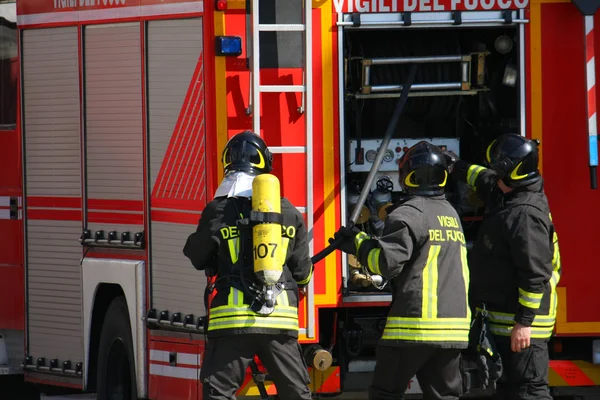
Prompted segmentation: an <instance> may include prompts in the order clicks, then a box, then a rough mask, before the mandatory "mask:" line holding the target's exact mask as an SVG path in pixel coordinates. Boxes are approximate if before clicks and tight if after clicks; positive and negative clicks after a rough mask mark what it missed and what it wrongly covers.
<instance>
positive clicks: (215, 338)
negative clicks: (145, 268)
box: [183, 131, 312, 400]
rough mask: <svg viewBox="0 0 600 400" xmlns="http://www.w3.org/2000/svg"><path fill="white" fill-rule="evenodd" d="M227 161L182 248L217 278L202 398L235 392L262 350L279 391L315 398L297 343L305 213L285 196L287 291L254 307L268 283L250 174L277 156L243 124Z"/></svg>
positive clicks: (308, 268) (305, 271) (306, 263)
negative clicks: (256, 243) (256, 238)
mask: <svg viewBox="0 0 600 400" xmlns="http://www.w3.org/2000/svg"><path fill="white" fill-rule="evenodd" d="M222 162H223V166H224V170H225V178H224V179H223V181H222V183H221V185H220V186H219V188H218V189H217V191H216V194H215V198H214V200H212V201H211V202H210V203H209V204H208V205H207V206H206V208H205V209H204V211H203V212H202V216H201V218H200V222H199V224H198V228H197V230H196V232H195V233H193V234H191V235H190V237H189V238H188V240H187V243H186V244H185V248H184V250H183V252H184V254H185V255H186V256H187V257H188V258H189V259H190V260H191V262H192V264H193V266H194V267H195V268H196V269H199V270H205V271H206V274H207V275H208V276H210V277H212V278H213V279H214V284H213V285H211V286H210V287H209V289H208V290H209V291H212V290H216V294H215V296H214V298H213V300H212V302H211V304H210V310H209V320H208V329H207V330H208V342H207V345H206V351H205V353H204V358H203V363H202V371H201V375H200V379H201V381H202V390H203V399H205V400H208V399H214V400H216V399H218V400H226V399H227V400H229V399H235V393H236V392H237V390H238V389H239V388H240V386H241V385H242V384H243V382H244V378H245V375H246V369H247V367H248V366H249V365H250V363H251V361H252V360H253V358H254V357H255V355H258V357H259V358H260V360H261V362H262V363H263V365H264V366H265V367H266V368H267V371H268V373H269V375H270V376H271V377H272V379H273V381H274V383H275V386H276V387H277V389H278V396H279V398H281V399H290V400H310V399H311V392H310V389H309V388H308V384H309V383H310V380H309V376H308V371H307V366H306V364H305V362H304V358H303V357H302V355H301V349H300V345H299V344H298V300H299V288H300V289H301V288H304V287H305V286H306V285H307V284H308V282H309V281H310V278H311V275H312V263H311V261H310V256H309V250H308V234H307V230H306V226H305V224H304V219H303V217H302V215H301V214H300V213H299V211H298V210H297V209H296V208H295V207H294V206H293V205H292V204H291V203H290V202H289V201H288V200H287V199H286V198H282V199H281V214H282V218H283V220H282V221H283V222H282V224H281V225H282V228H283V229H282V237H283V243H287V248H284V251H283V259H284V260H285V262H284V266H283V273H282V275H281V278H280V280H279V282H278V285H281V286H280V288H283V290H282V291H281V293H280V294H279V295H277V297H276V300H275V309H274V311H272V313H271V314H269V315H263V314H259V313H258V312H259V311H260V310H261V304H258V305H259V307H258V308H255V307H254V306H256V304H257V301H258V300H259V297H257V293H260V292H259V289H262V287H259V286H258V283H259V282H258V281H257V279H256V276H255V275H254V270H253V258H252V245H253V241H252V230H251V228H248V227H247V226H248V222H249V219H248V217H249V215H250V214H251V213H250V211H251V201H250V197H251V196H252V181H253V180H254V178H255V177H256V176H257V175H260V174H264V173H269V172H270V171H271V164H272V155H271V153H270V152H269V149H268V148H267V146H266V144H265V142H264V141H263V140H262V139H261V138H260V137H259V136H257V135H255V134H254V133H252V132H249V131H245V132H242V133H239V134H237V135H236V136H234V137H233V138H231V140H229V142H228V143H227V145H226V146H225V150H224V151H223V157H222ZM284 246H285V245H284Z"/></svg>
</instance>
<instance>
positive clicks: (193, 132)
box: [152, 53, 206, 209]
mask: <svg viewBox="0 0 600 400" xmlns="http://www.w3.org/2000/svg"><path fill="white" fill-rule="evenodd" d="M202 59H203V56H202V53H201V54H200V55H199V58H198V63H197V65H196V69H195V71H194V74H193V75H192V79H191V82H190V84H189V87H188V92H187V93H186V96H185V99H184V102H183V105H182V107H181V111H180V113H179V117H178V119H177V122H176V124H175V128H174V131H173V134H172V136H171V139H170V141H169V146H168V147H167V150H166V154H165V157H164V159H163V162H162V165H161V167H160V170H159V172H158V177H157V179H156V183H155V184H154V187H153V189H152V198H153V200H154V199H157V200H158V199H165V200H167V199H168V200H170V201H182V202H186V203H190V202H192V203H193V204H194V209H197V208H203V207H204V206H205V205H206V157H205V155H206V140H205V130H204V114H205V106H204V90H203V85H204V83H203V82H204V78H203V62H202ZM153 205H154V203H153Z"/></svg>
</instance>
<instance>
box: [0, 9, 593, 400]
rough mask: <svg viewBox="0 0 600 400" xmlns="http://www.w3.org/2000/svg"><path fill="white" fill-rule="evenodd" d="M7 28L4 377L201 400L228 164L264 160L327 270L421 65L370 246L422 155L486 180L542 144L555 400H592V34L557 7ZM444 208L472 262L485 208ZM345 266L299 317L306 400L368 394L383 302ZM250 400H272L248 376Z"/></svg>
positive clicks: (365, 221) (149, 17)
mask: <svg viewBox="0 0 600 400" xmlns="http://www.w3.org/2000/svg"><path fill="white" fill-rule="evenodd" d="M306 4H308V6H309V10H308V12H306V9H305V7H306ZM0 6H7V7H10V6H13V7H14V3H8V4H4V3H3V4H0ZM0 10H2V9H0ZM259 12H260V17H259V15H258V13H259ZM0 17H2V18H5V19H6V20H7V21H8V22H7V23H6V24H4V25H2V24H0V28H2V27H3V26H7V27H8V29H9V31H8V32H12V33H10V34H14V35H15V36H14V37H15V43H16V42H18V64H17V61H16V60H17V56H16V55H14V56H12V57H10V58H8V57H4V58H2V59H1V60H0V61H1V62H2V71H0V72H2V73H3V74H7V72H5V71H6V68H14V69H12V70H11V71H13V74H17V75H18V91H17V92H18V95H16V96H14V97H15V98H14V100H12V101H13V102H14V106H15V110H16V112H17V118H16V119H15V121H13V122H12V123H10V124H6V125H0V128H1V129H3V130H2V131H0V151H1V152H2V154H1V157H0V166H1V168H2V175H1V177H0V179H1V180H0V237H1V238H2V240H0V288H1V290H0V304H2V305H3V306H2V307H1V308H0V333H1V335H2V339H0V351H1V350H3V349H4V350H6V354H7V358H8V361H7V362H6V364H5V366H3V367H2V372H3V373H24V374H25V379H26V380H27V381H29V382H33V383H38V384H42V385H49V386H62V387H69V388H74V389H81V390H84V391H91V392H93V391H96V390H98V386H99V384H101V383H99V382H100V381H102V382H104V381H106V378H107V376H109V377H110V376H111V373H113V371H115V370H118V366H119V365H121V366H123V365H125V366H126V367H127V368H129V369H130V370H131V371H133V372H132V374H131V375H132V377H133V378H132V379H131V383H132V384H134V385H136V386H137V389H138V390H137V391H138V395H139V397H140V398H149V399H164V398H168V399H196V398H197V399H200V398H201V397H202V395H201V382H199V380H198V376H199V372H200V369H201V364H202V354H203V351H204V343H205V337H204V334H203V331H202V317H203V316H205V315H206V310H205V304H204V290H205V287H206V277H205V276H204V274H203V273H202V272H200V271H196V270H195V269H194V268H193V267H192V266H191V265H190V263H189V260H187V259H186V258H185V257H184V256H183V253H182V248H183V245H184V243H185V240H186V238H187V236H188V235H189V234H190V233H191V232H193V231H194V229H195V228H196V224H197V222H198V219H199V217H200V215H201V212H202V209H203V208H204V206H205V205H206V204H207V202H208V201H210V200H211V199H212V198H213V195H214V193H215V190H216V188H217V186H218V184H219V182H220V181H221V179H222V178H223V174H222V165H221V163H220V155H221V152H222V149H223V147H224V145H225V143H226V141H227V140H228V138H229V137H231V136H232V135H234V134H235V133H238V132H240V131H242V130H245V129H253V130H255V131H257V132H260V134H261V135H262V136H263V137H264V138H265V140H266V142H267V143H268V144H269V146H271V147H272V148H273V151H274V153H276V154H275V159H274V174H275V175H277V176H278V177H279V179H280V181H281V188H282V194H283V195H285V196H286V197H288V198H289V199H290V200H291V201H292V203H293V204H294V205H296V206H297V207H298V208H299V210H300V211H301V212H302V213H303V215H304V216H305V218H306V221H307V224H308V227H309V230H310V236H311V249H312V251H313V252H315V253H316V252H318V251H319V250H321V249H322V248H324V247H326V246H327V245H328V238H330V237H332V236H333V234H334V232H335V231H336V230H337V229H338V227H339V226H340V225H342V224H343V223H344V221H346V220H347V218H348V215H349V214H350V211H351V210H352V209H353V207H354V205H355V204H356V199H357V197H358V193H359V192H360V190H361V189H362V186H361V185H364V181H365V177H366V174H367V172H369V170H370V169H371V166H372V163H373V160H374V158H375V155H376V152H377V151H378V147H379V145H380V143H381V138H382V137H383V134H384V132H385V129H386V127H387V124H388V121H389V119H390V117H391V113H392V106H393V104H394V102H395V99H397V98H398V96H399V92H400V89H401V88H402V85H403V84H404V82H405V81H406V79H407V78H406V77H407V73H406V69H405V68H406V66H407V65H408V64H410V63H415V62H416V63H418V64H419V70H418V72H417V78H416V80H415V84H414V85H413V86H412V88H411V91H410V95H409V96H410V97H409V99H408V102H407V106H406V109H405V111H404V113H403V116H402V118H401V120H400V123H399V125H398V128H397V130H396V132H395V134H394V137H393V139H392V141H391V143H390V146H389V149H387V151H386V153H385V157H384V160H383V163H382V165H381V167H380V168H379V172H378V175H377V179H376V184H373V187H372V188H370V192H371V193H370V195H369V197H368V201H367V204H366V205H365V206H364V208H363V211H362V213H361V216H360V219H359V224H361V225H362V227H363V229H365V230H367V231H370V232H372V233H374V234H377V232H380V230H381V225H382V223H383V222H382V221H383V220H384V219H385V212H384V210H385V206H387V205H388V204H389V203H390V202H393V201H394V200H395V199H396V198H397V196H398V195H399V188H398V187H397V186H398V185H397V172H396V169H397V164H396V161H397V160H398V158H399V157H401V156H402V154H403V152H404V151H406V148H407V147H409V146H410V145H412V144H414V143H416V141H418V140H422V139H425V140H429V141H431V142H432V143H434V144H437V145H440V146H445V147H446V148H448V149H451V150H454V151H456V152H457V153H460V155H461V157H462V158H464V159H467V160H469V161H472V162H479V163H481V162H482V161H483V159H482V154H483V151H484V149H485V145H486V144H487V143H489V142H490V141H491V140H492V139H493V138H494V137H495V136H497V135H499V134H501V133H504V132H515V133H520V134H524V135H527V136H528V137H533V138H538V139H540V141H541V149H542V150H541V157H542V162H541V164H540V166H541V170H542V173H543V175H544V178H545V182H546V185H545V188H546V192H547V195H548V198H549V201H550V206H551V209H552V216H553V220H554V222H555V224H556V227H557V231H558V235H559V240H560V248H561V257H562V265H563V275H562V278H561V280H560V283H559V285H558V288H557V293H558V310H557V325H556V333H555V336H554V337H553V339H552V341H551V344H550V350H551V358H552V361H551V364H550V372H549V374H550V382H551V386H552V388H553V390H554V391H555V393H558V394H569V393H570V392H569V391H571V392H572V393H580V392H581V393H583V392H586V391H589V390H592V391H593V390H594V387H595V386H596V385H598V384H600V369H599V368H598V367H597V366H596V365H595V362H600V346H599V347H598V348H596V343H597V342H596V341H595V339H596V338H598V337H600V307H598V300H596V297H595V292H596V286H597V285H596V283H597V281H598V280H599V278H600V269H599V268H597V264H598V262H597V261H596V258H597V257H596V256H595V250H594V249H595V238H596V235H595V232H596V227H597V226H599V225H600V209H599V208H598V207H597V204H600V194H599V193H600V191H598V190H594V189H591V188H590V178H589V172H588V171H589V169H590V168H589V164H590V162H588V153H589V154H590V159H589V160H591V164H594V161H593V157H594V152H595V153H596V158H597V144H596V148H595V150H594V148H593V147H594V146H593V143H594V142H593V140H594V139H595V136H594V134H595V128H596V119H595V94H596V86H595V84H594V83H595V80H593V79H595V78H594V77H595V74H596V69H597V68H596V67H595V66H594V64H593V62H592V63H590V62H591V61H593V60H594V59H593V54H594V52H593V50H594V49H595V48H597V47H598V46H600V34H599V33H598V31H599V29H593V22H594V20H595V22H597V23H599V22H600V21H598V18H591V17H588V18H587V19H585V18H584V16H583V15H582V13H581V12H580V11H579V10H578V7H576V5H574V4H572V3H570V2H568V1H565V0H535V1H533V2H531V1H529V0H314V1H312V2H310V1H307V2H303V1H302V0H298V1H293V0H285V1H284V0H277V1H274V0H271V1H267V0H260V1H259V0H218V1H213V0H210V1H206V2H202V1H191V0H19V1H17V3H16V24H15V21H12V22H11V21H9V20H8V19H7V18H6V17H5V16H4V15H0ZM2 21H3V20H2V19H0V22H2ZM584 21H585V23H584ZM11 23H12V25H11ZM269 24H277V25H269ZM590 24H591V25H590ZM11 29H12V30H11ZM15 30H16V33H15ZM10 34H9V36H10ZM7 37H8V36H7ZM17 39H18V40H17ZM0 54H4V53H0ZM7 59H8V61H6V60H7ZM5 65H7V66H8V67H5ZM11 65H12V66H13V67H10V66H11ZM16 65H18V69H16V68H15V67H14V66H16ZM305 66H308V68H305ZM3 76H4V75H3ZM15 76H16V75H15ZM11 82H17V80H16V79H13V80H12V81H11ZM2 87H3V88H4V87H6V86H2ZM0 104H2V103H0ZM7 104H8V103H7ZM258 115H260V118H258ZM590 134H591V136H590ZM590 138H591V140H590ZM590 143H591V144H592V145H591V147H589V146H590ZM596 164H597V161H596ZM452 199H453V203H454V204H455V205H456V207H457V209H458V210H459V212H460V215H461V219H462V223H463V226H464V228H465V235H466V238H467V241H468V243H471V242H472V240H473V238H474V236H475V235H476V232H477V228H478V224H479V222H480V220H481V207H480V205H479V204H478V203H477V202H476V201H474V200H473V198H472V196H471V195H470V194H469V192H467V191H465V190H463V189H461V188H459V187H457V188H456V189H454V191H453V197H452ZM577 210H579V211H577ZM355 266H356V261H355V260H352V259H348V258H347V257H345V256H343V255H342V253H340V252H334V253H332V254H330V255H329V256H328V257H326V258H325V259H324V260H323V261H321V262H320V263H318V264H317V265H316V267H315V271H314V276H313V279H312V281H311V283H310V285H309V287H308V293H307V295H306V296H305V297H304V298H303V299H302V301H301V304H300V307H299V320H300V326H301V331H300V342H301V344H302V346H303V348H304V350H305V353H306V358H307V360H308V364H309V370H310V376H311V380H312V383H311V389H312V390H313V391H314V392H316V393H328V394H334V393H342V392H351V391H359V390H365V388H366V386H367V385H368V383H369V382H370V377H371V376H372V371H373V365H374V348H375V346H376V343H377V340H378V338H379V335H380V334H381V329H382V324H383V322H384V321H385V316H386V310H387V305H388V304H389V301H390V300H391V295H390V293H389V291H388V290H387V287H385V286H384V285H379V284H377V282H379V281H377V280H375V281H372V280H370V278H369V277H367V276H365V275H364V274H361V272H360V271H361V270H360V269H355V268H354V267H355ZM383 282H385V281H383ZM382 286H384V287H382ZM116 338H123V339H122V340H115V339H116ZM115 343H116V344H115ZM323 352H328V353H331V354H332V355H333V364H332V365H331V366H330V367H328V368H322V367H321V366H319V365H316V364H318V360H321V358H320V356H319V354H321V355H322V354H323ZM114 354H122V355H123V357H121V358H119V357H112V358H111V357H109V356H108V355H114ZM1 355H2V354H1V352H0V359H1ZM115 360H116V361H115ZM315 360H316V361H315ZM119 363H120V364H119ZM312 364H315V365H312ZM113 378H114V377H113ZM115 379H117V380H118V379H119V378H118V377H116V378H115ZM266 388H267V391H268V393H269V394H274V393H275V387H274V385H273V384H272V383H271V382H268V381H267V382H266ZM408 393H420V389H419V388H418V382H417V381H416V380H413V382H411V385H410V387H409V390H408ZM239 394H240V395H247V396H253V395H258V394H259V392H258V388H257V386H256V385H255V384H254V382H253V380H252V374H250V373H249V374H248V377H247V379H246V382H245V383H244V385H243V387H242V388H241V389H240V393H239Z"/></svg>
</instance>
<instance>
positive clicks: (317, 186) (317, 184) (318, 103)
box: [312, 8, 334, 294]
mask: <svg viewBox="0 0 600 400" xmlns="http://www.w3.org/2000/svg"><path fill="white" fill-rule="evenodd" d="M322 12H323V8H317V9H315V10H313V32H315V34H314V35H313V43H312V44H313V55H314V57H313V86H314V87H315V89H316V90H315V92H314V96H313V144H314V147H313V160H312V163H313V182H314V192H313V214H314V219H313V240H314V245H313V248H314V249H315V252H318V251H320V250H321V249H323V248H325V247H326V246H327V245H328V244H329V243H327V239H326V238H325V235H324V229H325V226H324V218H323V212H324V211H325V209H324V195H323V191H324V187H323V152H324V151H333V150H334V149H326V150H325V149H323V107H324V105H323V96H322V93H321V92H320V91H321V88H322V87H323V78H322V73H321V68H322V67H323V61H322V58H321V56H320V55H321V52H322V49H323V47H322V45H321V35H320V34H319V33H318V32H321V13H322ZM324 264H325V260H323V261H321V262H320V263H319V264H318V265H316V266H315V272H314V275H313V280H314V288H315V293H316V294H324V293H325V282H326V276H325V268H324V267H323V265H324Z"/></svg>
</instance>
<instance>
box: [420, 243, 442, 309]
mask: <svg viewBox="0 0 600 400" xmlns="http://www.w3.org/2000/svg"><path fill="white" fill-rule="evenodd" d="M441 249H442V247H441V246H440V245H432V246H431V247H430V248H429V255H428V256H427V264H426V265H425V268H424V269H423V292H422V293H423V302H422V311H421V312H422V315H423V318H436V317H437V302H438V296H437V284H438V265H437V259H438V256H439V254H440V250H441Z"/></svg>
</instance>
